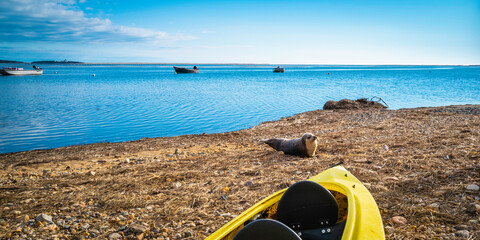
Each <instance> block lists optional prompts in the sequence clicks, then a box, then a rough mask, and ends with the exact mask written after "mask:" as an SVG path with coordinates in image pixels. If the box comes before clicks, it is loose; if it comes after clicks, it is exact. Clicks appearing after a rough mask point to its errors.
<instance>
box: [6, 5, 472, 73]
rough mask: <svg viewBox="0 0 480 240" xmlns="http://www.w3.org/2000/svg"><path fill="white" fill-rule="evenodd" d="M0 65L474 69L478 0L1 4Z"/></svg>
mask: <svg viewBox="0 0 480 240" xmlns="http://www.w3.org/2000/svg"><path fill="white" fill-rule="evenodd" d="M0 29H1V31H0V52H1V53H0V59H7V60H20V61H35V60H63V59H69V60H76V61H84V62H155V63H182V62H183V63H271V64H480V0H451V1H450V0H447V1H442V0H437V1H422V0H416V1H413V0H412V1H409V0H404V1H402V0H398V1H385V0H383V1H371V0H349V1H341V0H339V1H333V0H330V1H326V0H316V1H302V0H300V1H282V0H277V1H261V2H259V1H249V0H243V1H181V0H177V1H168V0H167V1H161V0H158V1H153V0H146V1H124V0H117V1H105V0H78V1H77V0H57V1H49V0H35V1H33V0H2V4H0Z"/></svg>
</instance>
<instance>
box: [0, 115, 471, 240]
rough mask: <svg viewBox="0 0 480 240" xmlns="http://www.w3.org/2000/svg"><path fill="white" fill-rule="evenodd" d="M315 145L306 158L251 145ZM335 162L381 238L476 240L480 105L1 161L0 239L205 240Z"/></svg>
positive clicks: (304, 120) (297, 121) (266, 126)
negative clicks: (368, 198)
mask: <svg viewBox="0 0 480 240" xmlns="http://www.w3.org/2000/svg"><path fill="white" fill-rule="evenodd" d="M306 132H310V133H313V134H315V135H316V136H317V137H318V147H317V152H316V155H315V156H314V157H311V158H303V157H296V156H289V155H285V154H283V153H282V152H278V151H275V150H273V149H272V148H270V147H268V146H267V145H265V144H262V143H261V142H260V140H261V139H266V138H273V137H282V138H298V137H300V136H301V135H302V134H303V133H306ZM338 162H343V166H344V167H345V168H346V169H347V170H348V171H350V172H351V173H352V174H353V175H355V176H356V177H357V178H358V179H359V180H360V181H361V182H362V183H363V184H364V185H365V186H366V187H367V189H368V190H369V191H370V192H371V193H372V195H373V197H374V199H375V200H376V202H377V204H378V207H379V210H380V213H381V215H382V218H383V225H384V228H385V233H386V238H387V239H445V240H447V239H480V187H479V186H480V105H459V106H446V107H433V108H411V109H399V110H385V109H374V110H372V109H363V110H362V109H358V110H316V111H310V112H305V113H301V114H297V115H294V116H290V117H285V118H282V119H279V120H277V121H271V122H264V123H261V124H260V125H258V126H255V127H252V128H249V129H244V130H240V131H234V132H227V133H218V134H199V135H183V136H178V137H165V138H145V139H141V140H138V141H131V142H121V143H96V144H89V145H78V146H68V147H62V148H56V149H50V150H34V151H27V152H16V153H7V154H2V155H0V166H1V167H0V239H164V240H165V239H170V240H172V239H204V238H205V237H207V236H208V235H209V234H211V233H213V232H214V231H215V230H217V229H219V228H220V227H221V226H223V225H224V224H225V223H227V222H228V221H230V220H231V219H233V218H234V217H235V216H237V215H238V214H240V213H241V212H243V211H244V210H246V209H247V208H249V207H250V206H252V205H253V204H255V203H256V202H257V201H259V200H261V199H263V198H265V197H267V196H269V195H270V194H272V193H274V192H276V191H278V190H281V189H283V188H286V187H288V186H290V185H291V184H293V183H295V182H297V181H301V180H305V179H308V178H310V177H312V176H315V175H316V174H318V173H320V172H322V171H323V170H325V169H327V168H328V167H329V166H331V165H333V164H336V163H338Z"/></svg>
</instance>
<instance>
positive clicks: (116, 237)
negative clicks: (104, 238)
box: [108, 232, 123, 240]
mask: <svg viewBox="0 0 480 240" xmlns="http://www.w3.org/2000/svg"><path fill="white" fill-rule="evenodd" d="M108 239H109V240H122V239H123V236H122V235H120V234H119V233H116V232H115V233H112V234H110V235H109V236H108Z"/></svg>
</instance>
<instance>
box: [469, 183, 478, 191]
mask: <svg viewBox="0 0 480 240" xmlns="http://www.w3.org/2000/svg"><path fill="white" fill-rule="evenodd" d="M467 190H470V191H478V190H480V187H479V186H478V185H475V184H470V185H468V186H467Z"/></svg>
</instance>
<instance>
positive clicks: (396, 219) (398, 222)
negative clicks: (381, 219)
mask: <svg viewBox="0 0 480 240" xmlns="http://www.w3.org/2000/svg"><path fill="white" fill-rule="evenodd" d="M390 222H392V223H393V224H396V225H405V224H407V219H406V218H404V217H402V216H395V217H392V218H391V219H390Z"/></svg>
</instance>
